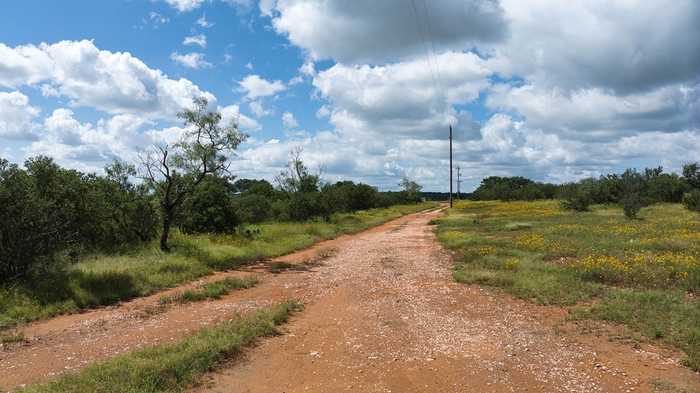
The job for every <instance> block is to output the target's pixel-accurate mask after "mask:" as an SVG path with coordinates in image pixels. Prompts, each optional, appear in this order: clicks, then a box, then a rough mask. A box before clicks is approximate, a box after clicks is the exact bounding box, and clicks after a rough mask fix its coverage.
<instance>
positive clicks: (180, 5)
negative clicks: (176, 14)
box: [164, 0, 204, 12]
mask: <svg viewBox="0 0 700 393" xmlns="http://www.w3.org/2000/svg"><path fill="white" fill-rule="evenodd" d="M164 1H165V2H166V3H168V5H169V6H171V7H173V8H175V9H177V10H178V11H180V12H188V11H192V10H194V9H197V8H199V7H200V6H201V5H202V3H204V0H164Z"/></svg>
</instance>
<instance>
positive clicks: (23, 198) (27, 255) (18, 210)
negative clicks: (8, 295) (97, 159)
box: [0, 156, 158, 279]
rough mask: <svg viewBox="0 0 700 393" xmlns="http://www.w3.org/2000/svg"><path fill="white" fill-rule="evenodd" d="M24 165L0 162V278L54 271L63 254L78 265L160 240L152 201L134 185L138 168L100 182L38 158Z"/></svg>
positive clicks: (111, 170)
mask: <svg viewBox="0 0 700 393" xmlns="http://www.w3.org/2000/svg"><path fill="white" fill-rule="evenodd" d="M25 167H26V170H24V169H21V168H19V167H18V166H17V165H10V164H9V163H8V162H7V161H5V160H0V220H1V222H2V223H3V225H2V226H0V279H8V278H12V277H18V276H23V275H26V274H27V273H28V272H29V271H30V270H32V269H35V270H36V269H39V270H40V269H43V268H46V267H49V265H51V264H52V263H55V262H56V258H55V256H56V254H57V253H59V252H64V253H68V254H69V255H71V256H72V257H73V258H74V259H75V258H77V257H78V256H79V255H80V254H82V253H85V252H94V251H114V250H118V249H120V248H123V247H125V246H127V245H133V244H135V243H139V242H147V241H150V240H151V239H152V238H153V237H154V236H155V234H156V231H155V229H156V224H157V220H158V217H157V212H156V208H155V206H154V200H153V198H152V196H151V195H150V193H149V190H148V189H147V188H146V187H145V186H135V185H133V184H132V183H130V182H129V177H130V176H132V175H133V174H134V172H133V167H130V166H128V165H126V164H124V163H120V162H116V163H115V164H113V165H112V166H110V167H108V168H107V170H106V171H107V176H106V177H99V176H96V175H85V174H83V173H80V172H78V171H74V170H67V169H63V168H60V167H59V166H58V165H56V164H55V163H54V162H53V160H51V159H50V158H48V157H41V156H40V157H34V158H30V159H29V160H27V162H26V163H25Z"/></svg>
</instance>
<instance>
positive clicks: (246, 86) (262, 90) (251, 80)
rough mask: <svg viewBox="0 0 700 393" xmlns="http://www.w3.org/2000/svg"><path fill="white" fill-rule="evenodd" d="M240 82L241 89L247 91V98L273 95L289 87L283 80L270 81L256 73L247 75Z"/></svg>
mask: <svg viewBox="0 0 700 393" xmlns="http://www.w3.org/2000/svg"><path fill="white" fill-rule="evenodd" d="M238 84H239V86H240V88H239V91H240V92H243V93H245V95H246V98H248V99H251V100H254V99H256V98H259V97H268V96H273V95H275V94H277V93H279V92H282V91H284V90H286V89H287V87H286V86H285V85H284V83H282V81H279V80H276V81H268V80H265V79H263V78H261V77H260V76H259V75H255V74H252V75H248V76H246V77H245V78H243V80H241V81H239V82H238Z"/></svg>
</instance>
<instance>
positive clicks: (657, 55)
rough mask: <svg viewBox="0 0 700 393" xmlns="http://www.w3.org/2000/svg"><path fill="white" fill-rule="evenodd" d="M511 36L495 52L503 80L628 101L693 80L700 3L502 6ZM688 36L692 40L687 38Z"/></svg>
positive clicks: (645, 0)
mask: <svg viewBox="0 0 700 393" xmlns="http://www.w3.org/2000/svg"><path fill="white" fill-rule="evenodd" d="M502 3H503V8H504V9H505V12H506V16H507V18H508V20H510V21H511V22H510V25H511V30H512V34H511V35H510V39H509V40H508V41H507V42H506V43H504V45H497V46H496V48H495V49H496V51H495V53H494V54H495V55H496V60H497V61H494V65H497V66H498V67H499V68H501V71H503V72H505V73H513V74H516V75H520V76H523V77H525V78H527V79H528V80H530V81H532V82H534V83H536V84H538V85H542V86H543V87H553V86H556V87H558V88H565V89H577V88H594V87H599V88H610V89H614V90H615V91H618V92H621V93H624V94H628V93H630V92H639V91H644V90H648V89H652V88H656V87H660V86H662V85H665V84H670V83H678V82H684V81H687V80H689V79H695V78H697V76H698V70H700V40H698V39H694V38H695V37H699V36H700V25H698V23H697V21H698V19H700V3H698V2H697V1H695V0H679V1H675V2H673V5H672V6H670V5H669V4H668V3H666V2H663V1H649V0H613V1H607V0H606V1H603V0H594V1H589V0H575V1H566V2H560V1H552V0H536V1H527V2H524V1H521V0H503V2H502ZM690 37H693V38H690Z"/></svg>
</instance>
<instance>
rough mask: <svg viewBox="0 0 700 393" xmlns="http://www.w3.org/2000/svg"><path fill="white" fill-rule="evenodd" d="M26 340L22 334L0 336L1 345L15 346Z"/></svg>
mask: <svg viewBox="0 0 700 393" xmlns="http://www.w3.org/2000/svg"><path fill="white" fill-rule="evenodd" d="M24 340H25V338H24V334H23V333H22V332H14V333H4V334H0V344H15V343H21V342H24Z"/></svg>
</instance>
